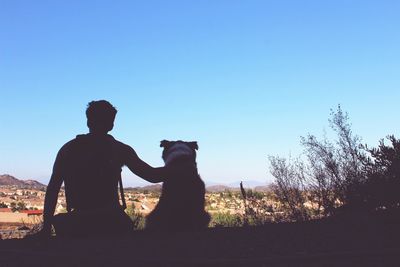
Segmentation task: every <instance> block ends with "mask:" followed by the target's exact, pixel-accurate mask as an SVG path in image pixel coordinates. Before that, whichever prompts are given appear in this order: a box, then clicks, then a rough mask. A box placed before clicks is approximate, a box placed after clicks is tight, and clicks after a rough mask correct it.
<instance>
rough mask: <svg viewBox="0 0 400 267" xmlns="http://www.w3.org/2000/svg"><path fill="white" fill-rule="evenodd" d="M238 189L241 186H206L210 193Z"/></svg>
mask: <svg viewBox="0 0 400 267" xmlns="http://www.w3.org/2000/svg"><path fill="white" fill-rule="evenodd" d="M228 190H229V191H237V190H239V188H234V187H230V186H226V185H211V186H207V187H206V191H207V192H209V193H216V192H223V191H228Z"/></svg>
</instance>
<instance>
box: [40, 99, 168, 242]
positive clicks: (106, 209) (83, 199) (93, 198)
mask: <svg viewBox="0 0 400 267" xmlns="http://www.w3.org/2000/svg"><path fill="white" fill-rule="evenodd" d="M116 114H117V110H116V109H115V108H114V107H113V106H112V105H111V104H110V103H109V102H107V101H105V100H100V101H92V102H90V103H89V104H88V107H87V110H86V116H87V126H88V128H89V133H88V134H84V135H78V136H77V137H76V138H75V139H73V140H71V141H69V142H68V143H66V144H65V145H64V146H63V147H62V148H61V149H60V151H59V152H58V154H57V157H56V160H55V163H54V167H53V173H52V175H51V178H50V182H49V184H48V187H47V191H46V197H45V203H44V222H43V229H42V231H41V235H44V236H49V235H50V233H51V226H52V225H54V226H55V229H56V233H57V235H61V236H62V235H67V236H73V235H85V234H89V235H90V234H95V235H96V234H100V233H103V232H104V233H121V232H126V231H129V230H132V222H131V220H130V219H129V217H127V215H126V214H125V213H124V211H123V210H124V209H125V207H124V205H125V202H124V200H123V198H122V202H123V205H122V206H121V204H120V201H119V195H118V183H120V189H121V195H123V191H122V182H121V168H122V167H123V166H127V167H128V168H129V169H130V170H131V171H132V172H133V173H134V174H136V175H138V176H140V177H142V178H143V179H145V180H147V181H149V182H153V183H156V182H161V181H162V180H163V179H162V177H165V172H166V170H165V168H164V167H161V168H153V167H151V166H149V165H148V164H147V163H145V162H144V161H142V160H141V159H140V158H139V157H138V155H137V154H136V152H135V151H134V150H133V149H132V148H131V147H130V146H128V145H126V144H123V143H121V142H119V141H117V140H115V139H114V138H113V137H112V136H111V135H109V134H108V132H109V131H111V130H112V129H113V127H114V119H115V116H116ZM63 182H64V185H65V194H66V201H67V210H68V213H67V214H65V215H56V216H53V215H54V211H55V207H56V204H57V198H58V193H59V191H60V187H61V185H62V183H63ZM105 228H106V229H105Z"/></svg>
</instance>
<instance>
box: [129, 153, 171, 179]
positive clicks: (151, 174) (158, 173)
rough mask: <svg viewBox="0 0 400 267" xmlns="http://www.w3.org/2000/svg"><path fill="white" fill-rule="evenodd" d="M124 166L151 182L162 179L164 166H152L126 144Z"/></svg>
mask: <svg viewBox="0 0 400 267" xmlns="http://www.w3.org/2000/svg"><path fill="white" fill-rule="evenodd" d="M125 158H126V162H125V164H126V166H127V167H128V168H129V169H130V170H131V171H132V172H133V173H134V174H136V175H137V176H139V177H141V178H143V179H145V180H146V181H148V182H151V183H159V182H163V181H164V177H165V175H166V168H165V167H159V168H153V167H151V166H150V165H149V164H147V163H146V162H144V161H143V160H141V159H140V158H139V156H138V155H137V154H136V152H135V150H133V148H131V147H129V146H127V147H126V151H125Z"/></svg>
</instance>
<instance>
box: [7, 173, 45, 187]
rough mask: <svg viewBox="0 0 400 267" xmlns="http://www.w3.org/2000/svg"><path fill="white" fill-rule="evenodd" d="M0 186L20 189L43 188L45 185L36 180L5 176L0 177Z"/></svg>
mask: <svg viewBox="0 0 400 267" xmlns="http://www.w3.org/2000/svg"><path fill="white" fill-rule="evenodd" d="M0 186H16V187H19V188H43V187H46V186H45V185H44V184H41V183H39V182H38V181H35V180H19V179H17V178H15V177H14V176H11V175H8V174H3V175H0Z"/></svg>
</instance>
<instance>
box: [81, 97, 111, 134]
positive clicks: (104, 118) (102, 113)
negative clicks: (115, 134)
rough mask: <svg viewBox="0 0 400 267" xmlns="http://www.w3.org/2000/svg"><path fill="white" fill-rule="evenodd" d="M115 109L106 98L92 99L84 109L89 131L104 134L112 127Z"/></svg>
mask: <svg viewBox="0 0 400 267" xmlns="http://www.w3.org/2000/svg"><path fill="white" fill-rule="evenodd" d="M116 114H117V110H116V109H115V107H114V106H113V105H111V104H110V102H108V101H106V100H99V101H92V102H90V103H89V104H88V107H87V109H86V117H87V126H88V127H89V130H90V132H91V133H102V134H106V133H108V132H109V131H111V130H112V129H113V127H114V119H115V115H116Z"/></svg>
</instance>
